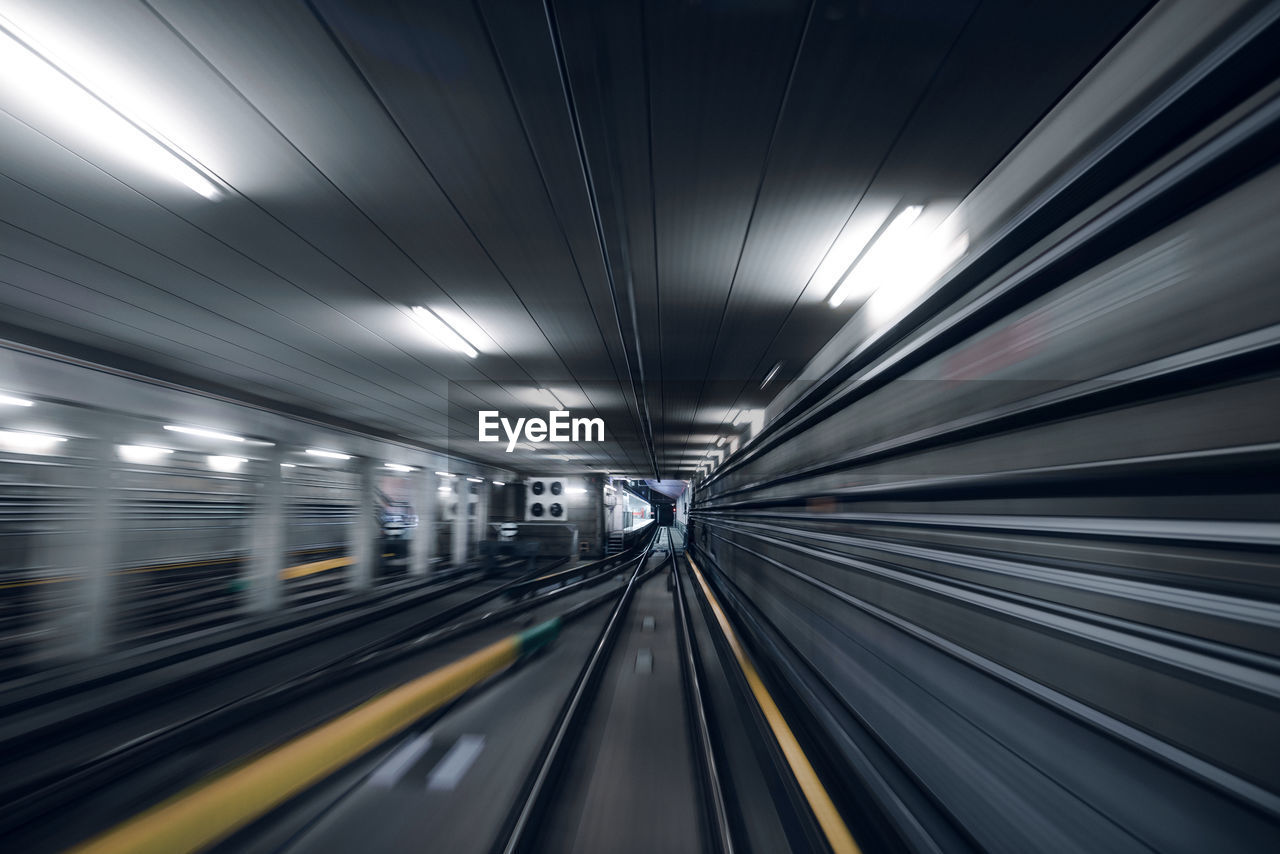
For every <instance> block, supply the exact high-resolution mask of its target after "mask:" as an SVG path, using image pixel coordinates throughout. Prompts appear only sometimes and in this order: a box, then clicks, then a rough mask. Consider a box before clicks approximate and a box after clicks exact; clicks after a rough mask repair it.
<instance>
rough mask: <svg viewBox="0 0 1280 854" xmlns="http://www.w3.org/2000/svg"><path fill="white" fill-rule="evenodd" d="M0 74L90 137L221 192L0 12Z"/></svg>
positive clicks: (199, 188)
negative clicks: (13, 81)
mask: <svg viewBox="0 0 1280 854" xmlns="http://www.w3.org/2000/svg"><path fill="white" fill-rule="evenodd" d="M0 75H2V76H3V77H5V78H8V79H11V80H20V81H22V84H21V85H22V86H23V88H24V89H25V90H26V93H27V94H28V95H29V96H30V97H31V98H33V99H35V100H36V102H38V103H39V104H41V105H42V106H44V107H45V108H47V109H52V110H53V111H54V112H55V113H56V114H57V116H58V118H59V119H60V120H61V121H66V122H72V123H74V126H75V127H77V128H79V129H80V130H82V131H83V132H84V133H85V134H86V135H88V136H92V138H93V139H94V140H95V141H98V142H105V143H106V144H108V145H110V146H111V147H112V148H114V149H116V150H118V151H119V152H120V153H121V154H124V155H126V156H128V157H130V158H131V159H133V160H135V161H138V162H141V163H145V164H146V165H147V166H149V167H150V168H151V169H154V170H158V171H160V172H162V173H164V174H165V175H167V176H168V177H170V178H172V179H174V180H176V181H179V182H181V183H183V184H185V185H187V186H188V187H190V188H191V189H192V190H195V191H196V192H197V193H199V194H200V195H202V196H204V197H205V198H206V199H216V198H218V197H219V196H220V195H221V194H222V191H221V190H220V189H219V187H218V185H217V184H215V183H214V182H213V181H211V180H210V179H209V177H208V176H207V175H206V174H205V172H204V170H203V169H202V168H200V167H199V166H198V165H197V164H196V163H195V161H194V160H193V159H192V158H190V157H189V156H187V155H186V154H185V153H183V152H182V151H181V150H179V149H178V148H177V146H175V145H174V144H173V143H172V142H170V141H168V140H167V139H165V138H164V137H163V136H161V135H160V134H159V133H157V132H156V131H155V130H153V129H151V128H149V127H148V126H147V125H146V124H144V123H143V122H142V121H141V120H140V119H138V118H136V117H131V116H128V115H126V114H125V113H124V112H122V111H121V110H120V109H119V108H118V107H117V106H115V105H113V104H112V103H111V102H110V101H108V100H107V99H106V98H105V97H104V96H103V94H102V93H100V92H98V91H95V90H94V88H93V86H92V85H91V84H92V81H91V80H90V79H88V78H84V77H76V76H74V75H73V74H72V73H71V71H69V70H68V69H67V68H66V67H65V66H64V65H63V64H61V63H60V62H58V61H57V60H55V59H54V57H53V56H52V55H51V54H50V53H49V52H48V51H47V50H46V49H45V48H43V47H42V46H40V45H38V44H36V42H35V41H34V40H33V39H32V38H31V37H30V36H28V35H27V34H25V33H23V32H22V31H21V30H20V29H18V27H17V26H15V25H14V24H13V23H12V22H11V21H9V20H8V19H6V18H4V17H3V16H0Z"/></svg>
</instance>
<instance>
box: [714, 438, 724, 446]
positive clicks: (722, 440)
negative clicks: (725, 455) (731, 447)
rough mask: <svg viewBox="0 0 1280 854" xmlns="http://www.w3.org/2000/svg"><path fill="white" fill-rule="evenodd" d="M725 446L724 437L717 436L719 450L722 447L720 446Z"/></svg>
mask: <svg viewBox="0 0 1280 854" xmlns="http://www.w3.org/2000/svg"><path fill="white" fill-rule="evenodd" d="M723 444H724V436H717V437H716V447H717V448H718V447H720V446H721V445H723Z"/></svg>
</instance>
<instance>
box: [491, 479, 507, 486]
mask: <svg viewBox="0 0 1280 854" xmlns="http://www.w3.org/2000/svg"><path fill="white" fill-rule="evenodd" d="M490 482H491V483H492V484H493V485H494V486H506V484H505V483H503V482H502V481H500V480H495V481H490Z"/></svg>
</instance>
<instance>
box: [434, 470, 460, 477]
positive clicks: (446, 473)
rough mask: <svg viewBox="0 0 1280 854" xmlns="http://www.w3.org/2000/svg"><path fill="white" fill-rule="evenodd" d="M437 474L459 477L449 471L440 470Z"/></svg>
mask: <svg viewBox="0 0 1280 854" xmlns="http://www.w3.org/2000/svg"><path fill="white" fill-rule="evenodd" d="M436 474H438V475H440V476H441V477H457V475H456V474H450V473H449V472H447V471H438V472H436Z"/></svg>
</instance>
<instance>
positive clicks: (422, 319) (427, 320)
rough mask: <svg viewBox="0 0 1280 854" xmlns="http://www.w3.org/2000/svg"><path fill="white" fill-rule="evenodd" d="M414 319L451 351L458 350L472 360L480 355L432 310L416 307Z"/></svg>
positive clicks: (414, 308)
mask: <svg viewBox="0 0 1280 854" xmlns="http://www.w3.org/2000/svg"><path fill="white" fill-rule="evenodd" d="M413 317H414V319H415V320H417V321H418V325H419V326H421V327H422V328H423V329H425V330H427V332H429V333H431V335H432V337H434V338H435V339H436V340H437V341H439V342H440V343H441V344H444V345H445V346H446V347H448V348H449V349H451V350H456V351H458V352H459V353H462V354H464V355H466V356H467V357H469V358H472V359H474V358H475V357H476V356H477V355H479V353H478V351H477V350H476V348H475V347H472V346H471V344H470V343H469V342H468V341H467V339H465V338H463V337H462V336H461V335H459V334H458V333H457V332H456V331H455V330H454V328H453V327H452V326H450V325H449V324H447V323H445V322H444V320H442V319H441V318H440V316H439V315H438V314H436V313H435V312H433V311H432V310H431V309H429V308H423V307H422V306H420V305H415V306H414V307H413Z"/></svg>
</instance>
